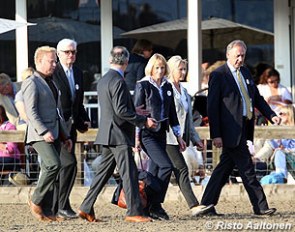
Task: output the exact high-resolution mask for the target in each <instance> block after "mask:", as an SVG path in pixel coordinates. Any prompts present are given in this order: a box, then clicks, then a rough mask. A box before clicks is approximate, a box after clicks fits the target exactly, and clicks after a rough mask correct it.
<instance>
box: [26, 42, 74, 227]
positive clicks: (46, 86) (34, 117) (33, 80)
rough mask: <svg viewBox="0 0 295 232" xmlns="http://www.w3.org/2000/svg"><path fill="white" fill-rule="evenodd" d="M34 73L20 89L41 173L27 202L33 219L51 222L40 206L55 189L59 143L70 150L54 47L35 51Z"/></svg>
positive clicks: (29, 139) (29, 135) (30, 141)
mask: <svg viewBox="0 0 295 232" xmlns="http://www.w3.org/2000/svg"><path fill="white" fill-rule="evenodd" d="M34 59H35V66H36V72H34V74H33V75H32V76H31V77H29V78H28V79H26V80H25V81H24V82H23V84H22V87H21V91H22V93H23V98H24V105H25V110H26V114H27V118H28V129H27V134H26V143H29V144H31V145H32V146H33V147H34V149H35V150H36V151H37V152H38V155H39V156H40V158H41V174H40V177H39V181H38V184H37V186H36V188H35V191H34V193H33V195H32V197H31V200H29V206H30V209H31V212H32V214H33V216H34V217H36V218H37V219H38V220H41V221H52V220H56V218H55V217H54V216H52V215H45V212H44V210H43V207H42V206H43V204H44V203H45V201H46V204H48V202H47V199H46V194H48V192H49V191H50V190H52V188H53V187H54V182H55V180H56V178H57V175H58V173H59V169H60V166H61V164H60V158H59V152H60V148H61V143H60V141H61V140H63V141H64V142H65V146H66V147H67V148H68V149H71V147H72V142H71V140H70V139H69V133H68V132H67V130H66V125H65V123H64V119H63V117H62V116H61V115H62V111H61V107H60V96H59V95H60V93H59V90H58V89H57V87H56V86H55V84H54V82H53V81H52V74H53V71H54V69H55V67H56V51H55V48H52V47H49V46H43V47H39V48H38V49H37V50H36V52H35V56H34Z"/></svg>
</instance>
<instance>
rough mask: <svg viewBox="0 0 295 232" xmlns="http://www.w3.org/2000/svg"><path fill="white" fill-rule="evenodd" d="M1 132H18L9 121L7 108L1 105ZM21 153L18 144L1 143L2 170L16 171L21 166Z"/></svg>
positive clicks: (0, 163) (0, 158) (0, 159)
mask: <svg viewBox="0 0 295 232" xmlns="http://www.w3.org/2000/svg"><path fill="white" fill-rule="evenodd" d="M0 130H1V131H4V130H16V127H15V126H14V125H13V124H12V123H11V122H9V121H8V117H7V115H6V111H5V108H4V107H3V106H2V105H0ZM19 164H20V152H19V150H18V147H17V144H16V143H12V142H7V143H5V142H3V143H0V165H1V167H0V168H1V170H4V171H16V170H19V168H20V166H19Z"/></svg>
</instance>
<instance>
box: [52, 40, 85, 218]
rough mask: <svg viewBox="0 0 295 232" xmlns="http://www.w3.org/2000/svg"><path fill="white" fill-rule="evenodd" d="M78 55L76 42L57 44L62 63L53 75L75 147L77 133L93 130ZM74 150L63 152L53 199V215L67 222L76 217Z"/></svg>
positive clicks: (63, 41)
mask: <svg viewBox="0 0 295 232" xmlns="http://www.w3.org/2000/svg"><path fill="white" fill-rule="evenodd" d="M76 55H77V43H76V41H74V40H71V39H62V40H61V41H59V43H58V44H57V56H58V58H59V63H57V65H56V69H55V72H54V74H53V80H54V82H55V83H56V85H57V87H58V88H59V90H60V92H61V104H62V110H63V116H64V118H65V121H66V124H67V127H68V132H69V133H70V136H71V139H72V141H73V143H75V142H76V140H77V132H76V130H78V131H79V132H82V133H83V132H86V131H87V130H88V127H90V119H89V117H88V115H87V113H86V111H85V108H84V105H83V97H84V89H83V73H82V71H81V70H80V69H79V68H77V67H76V66H75V65H74V63H75V61H76ZM74 149H75V146H73V147H72V150H71V152H70V153H69V152H68V151H67V150H66V149H62V150H61V153H60V159H61V170H60V173H59V189H58V190H57V191H58V192H57V193H56V194H55V196H54V205H53V207H54V208H53V211H54V212H55V213H57V215H58V216H59V217H62V218H66V219H71V218H76V217H77V214H76V213H75V212H74V211H73V209H72V207H71V205H70V201H69V196H70V193H71V191H72V188H73V185H74V182H75V178H76V174H77V160H76V157H75V150H74Z"/></svg>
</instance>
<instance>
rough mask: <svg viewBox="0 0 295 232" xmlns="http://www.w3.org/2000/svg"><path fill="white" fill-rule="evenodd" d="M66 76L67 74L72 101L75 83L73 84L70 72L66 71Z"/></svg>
mask: <svg viewBox="0 0 295 232" xmlns="http://www.w3.org/2000/svg"><path fill="white" fill-rule="evenodd" d="M66 74H67V78H68V81H69V84H70V89H71V94H72V99H74V96H75V83H74V80H73V77H72V75H71V70H70V69H68V70H67V71H66Z"/></svg>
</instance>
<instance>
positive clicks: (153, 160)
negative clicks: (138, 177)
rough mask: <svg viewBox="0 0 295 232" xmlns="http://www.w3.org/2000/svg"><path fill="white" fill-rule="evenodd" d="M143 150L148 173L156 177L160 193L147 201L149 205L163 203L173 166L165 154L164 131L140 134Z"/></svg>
mask: <svg viewBox="0 0 295 232" xmlns="http://www.w3.org/2000/svg"><path fill="white" fill-rule="evenodd" d="M141 143H142V148H143V150H144V151H145V152H146V153H147V155H148V156H149V157H150V163H149V172H150V173H151V174H152V175H153V176H155V177H157V178H158V179H159V181H160V183H161V191H160V192H158V193H157V194H155V195H154V196H152V198H151V199H149V201H150V203H151V204H158V203H163V202H164V199H165V195H166V192H167V189H168V185H169V181H170V177H171V173H172V168H173V165H172V163H171V160H170V158H169V156H168V154H167V152H166V131H165V130H162V129H161V130H160V131H159V132H156V133H154V132H150V131H148V130H143V131H142V132H141Z"/></svg>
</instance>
